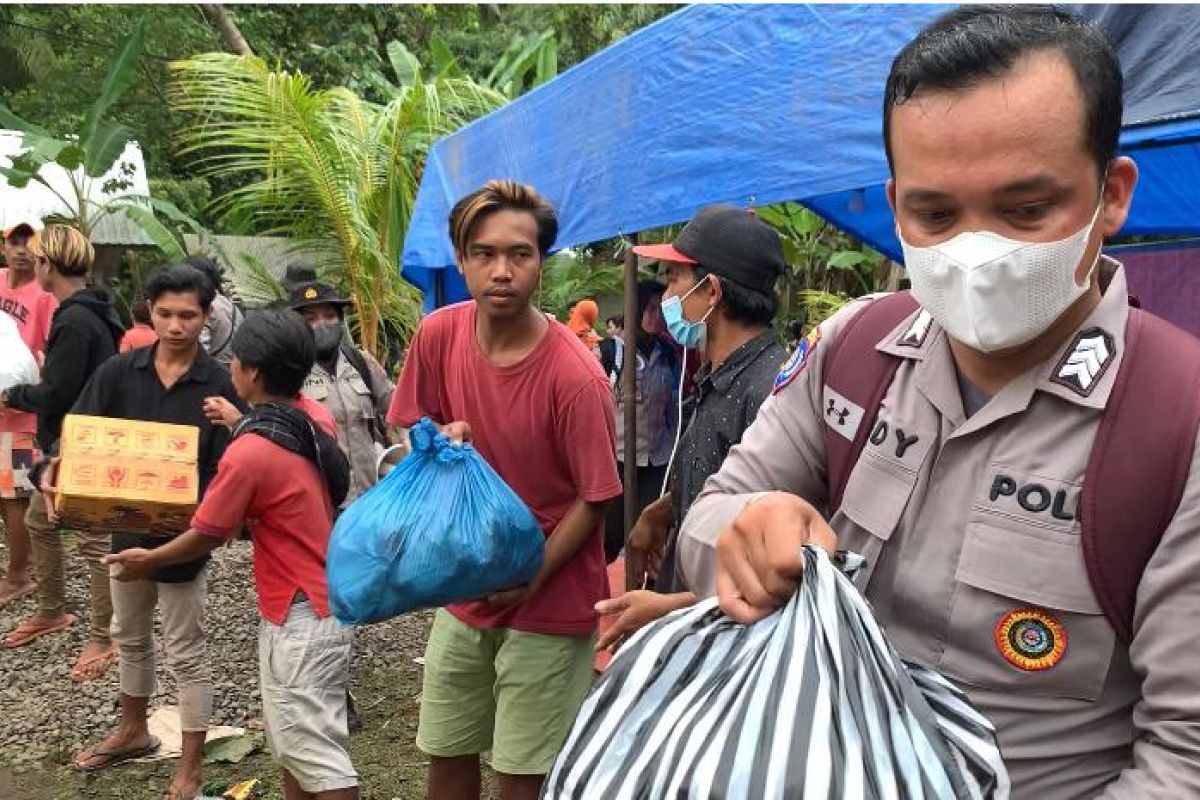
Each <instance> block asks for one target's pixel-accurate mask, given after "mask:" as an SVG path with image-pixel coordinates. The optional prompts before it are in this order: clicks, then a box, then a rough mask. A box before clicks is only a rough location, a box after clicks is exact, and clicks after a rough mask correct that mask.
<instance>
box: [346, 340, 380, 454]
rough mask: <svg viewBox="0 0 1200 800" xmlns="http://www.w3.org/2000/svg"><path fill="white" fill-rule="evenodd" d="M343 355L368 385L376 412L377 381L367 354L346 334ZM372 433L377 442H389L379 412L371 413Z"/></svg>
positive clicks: (373, 410) (373, 408)
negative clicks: (372, 375) (372, 373)
mask: <svg viewBox="0 0 1200 800" xmlns="http://www.w3.org/2000/svg"><path fill="white" fill-rule="evenodd" d="M342 355H344V356H345V357H346V361H348V362H350V366H352V367H354V371H355V372H357V373H358V374H359V377H361V378H362V380H363V383H365V384H366V385H367V393H368V394H370V395H371V410H372V412H376V408H375V381H374V380H373V379H372V378H371V367H370V365H368V364H367V359H366V356H364V355H363V354H362V351H361V350H359V349H358V348H357V347H355V346H354V342H352V341H349V340H348V339H347V337H346V336H343V337H342ZM371 435H372V436H373V437H374V438H375V440H376V441H377V442H381V443H384V444H386V443H387V433H386V432H385V431H384V429H383V426H382V425H381V424H380V422H379V414H378V413H372V414H371Z"/></svg>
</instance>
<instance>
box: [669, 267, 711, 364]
mask: <svg viewBox="0 0 1200 800" xmlns="http://www.w3.org/2000/svg"><path fill="white" fill-rule="evenodd" d="M706 282H707V281H700V282H699V283H697V284H696V285H695V286H693V287H692V288H691V289H688V291H687V294H685V295H683V297H668V298H667V299H666V300H663V301H662V315H663V321H664V322H666V323H667V333H669V334H671V338H672V339H674V340H675V341H677V342H679V344H681V345H683V346H684V347H688V348H693V349H695V348H698V347H703V346H704V338H705V334H706V333H707V332H708V325H707V323H706V322H705V320H707V319H708V315H709V314H711V313H712V310H713V307H712V306H710V307H709V309H708V311H706V312H704V316H703V317H701V318H700V321H699V322H691V321H689V320H686V319H684V317H683V301H684V300H686V299H687V298H688V295H690V294H691V293H692V292H694V291H696V290H697V289H699V288H700V287H701V286H703V285H704V284H705V283H706Z"/></svg>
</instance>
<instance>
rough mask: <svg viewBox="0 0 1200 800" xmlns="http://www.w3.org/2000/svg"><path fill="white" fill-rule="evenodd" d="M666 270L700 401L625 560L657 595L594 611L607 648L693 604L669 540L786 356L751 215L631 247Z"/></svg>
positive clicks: (769, 241) (761, 231)
mask: <svg viewBox="0 0 1200 800" xmlns="http://www.w3.org/2000/svg"><path fill="white" fill-rule="evenodd" d="M634 252H636V253H637V254H638V255H640V256H642V257H644V258H653V259H658V260H659V261H661V262H662V263H663V264H664V265H665V267H666V274H667V290H666V292H665V293H664V294H663V304H662V308H663V317H664V319H665V320H666V322H667V328H668V330H669V332H670V333H671V335H672V336H673V337H674V338H675V340H676V341H678V342H679V343H680V344H682V345H683V346H684V347H700V348H701V349H702V350H703V352H704V366H703V367H701V368H700V371H699V372H698V373H697V374H696V386H697V394H698V397H697V402H696V404H695V406H694V410H693V412H692V413H691V415H690V420H689V422H688V424H687V427H686V428H685V430H684V432H683V435H682V437H681V438H680V441H679V446H678V449H677V452H676V454H675V458H674V460H673V462H672V464H673V466H672V469H671V473H670V476H669V484H670V491H668V492H667V493H666V494H664V495H663V496H662V497H661V498H659V500H657V501H656V502H654V503H652V504H651V505H649V506H648V507H647V508H646V510H645V511H644V512H642V515H641V516H640V517H639V518H638V521H637V524H636V525H635V526H634V528H633V531H632V532H631V534H630V540H629V544H628V547H627V548H626V557H627V558H629V559H631V560H632V561H633V562H634V563H633V567H634V573H635V574H639V575H641V574H645V575H646V576H647V579H650V578H653V579H654V580H655V587H656V588H657V590H658V592H661V593H662V594H658V593H652V592H630V593H628V594H626V595H624V596H622V597H619V598H616V599H613V600H608V601H605V602H603V603H601V604H600V606H599V607H598V610H599V611H600V613H601V614H615V613H620V614H621V616H620V617H619V618H618V619H617V621H616V622H615V623H614V625H613V627H612V628H611V629H610V630H609V631H608V632H607V633H606V635H605V636H603V637H602V639H601V641H600V642H599V646H602V647H603V646H607V645H608V644H610V643H611V642H613V641H615V640H616V639H617V638H619V637H620V636H622V635H625V634H627V633H630V632H632V631H633V630H636V629H637V628H638V627H640V626H641V625H642V624H644V623H645V622H646V621H648V620H649V619H653V618H656V617H657V616H659V614H661V613H665V612H666V611H669V610H673V609H675V608H679V607H682V606H684V605H687V604H689V603H690V602H692V600H693V598H692V595H691V593H689V592H686V591H682V590H683V589H684V588H685V587H683V586H682V584H681V583H680V582H679V581H678V579H677V577H676V574H675V569H674V562H675V541H674V533H675V531H676V530H678V528H679V523H680V521H682V520H683V517H684V515H685V514H687V511H688V508H689V507H690V506H691V504H692V501H693V500H695V499H696V496H697V495H699V494H700V490H701V488H703V486H704V482H705V481H706V480H707V479H708V476H709V475H712V474H713V473H714V472H716V471H717V469H718V468H720V466H721V462H723V461H724V460H725V455H726V454H727V453H728V452H729V450H730V448H732V447H733V446H734V445H735V444H737V443H738V442H740V441H741V439H742V432H743V431H745V430H746V428H748V427H750V423H751V422H753V421H754V417H755V415H756V414H757V413H758V407H759V406H760V405H762V402H763V401H764V400H766V399H767V396H768V395H770V393H771V388H772V385H773V383H774V380H775V377H776V376H777V375H778V374H779V368H780V366H781V365H782V364H783V363H784V361H785V360H786V359H787V352H786V351H785V350H784V349H783V348H782V347H781V346H780V344H779V342H778V340H777V339H776V336H775V332H774V331H773V330H772V329H771V321H772V319H774V317H775V311H776V307H777V304H776V300H775V281H776V280H777V279H778V278H779V276H780V275H781V274H782V273H783V269H784V266H785V261H784V258H783V248H782V246H781V245H780V241H779V234H777V233H776V232H775V230H774V229H773V228H772V227H771V226H770V225H768V224H767V223H765V222H763V221H762V220H760V219H759V218H758V217H756V216H754V215H753V213H751V212H748V211H745V210H742V209H736V208H729V207H720V206H709V207H707V208H703V209H701V210H700V211H699V212H697V214H696V216H695V218H693V219H692V221H691V222H690V223H688V225H687V227H685V228H684V229H683V230H682V231H681V232H680V234H679V236H678V237H677V238H676V239H675V241H674V242H672V243H671V244H659V245H645V246H641V247H636V248H634Z"/></svg>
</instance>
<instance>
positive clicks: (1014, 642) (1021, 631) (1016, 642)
mask: <svg viewBox="0 0 1200 800" xmlns="http://www.w3.org/2000/svg"><path fill="white" fill-rule="evenodd" d="M995 639H996V648H997V649H998V650H999V651H1000V655H1001V656H1003V658H1004V660H1005V661H1007V662H1008V663H1009V664H1012V665H1013V666H1014V667H1016V668H1017V669H1020V670H1024V671H1026V672H1041V671H1042V670H1047V669H1050V668H1051V667H1053V666H1055V665H1056V664H1058V662H1060V661H1062V660H1063V656H1065V655H1066V653H1067V629H1066V628H1064V627H1063V625H1062V623H1061V622H1059V621H1058V620H1057V619H1055V618H1054V617H1053V616H1051V615H1050V613H1049V612H1046V611H1043V610H1041V609H1038V608H1018V609H1016V610H1014V611H1010V612H1008V613H1007V614H1005V615H1004V616H1003V617H1001V618H1000V621H999V622H998V623H996V631H995Z"/></svg>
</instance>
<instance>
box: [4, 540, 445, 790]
mask: <svg viewBox="0 0 1200 800" xmlns="http://www.w3.org/2000/svg"><path fill="white" fill-rule="evenodd" d="M0 561H2V562H6V561H7V554H6V553H4V552H3V547H2V545H0ZM66 564H67V576H68V598H67V605H68V609H69V610H71V611H72V612H73V613H75V614H76V615H77V616H79V617H80V621H79V622H77V623H76V624H75V625H74V626H72V628H70V629H69V630H68V631H66V632H64V633H60V634H57V635H54V636H48V637H45V638H43V639H40V640H39V641H37V642H36V643H34V644H32V645H29V646H26V647H22V648H17V649H15V650H0V674H2V675H3V676H4V677H3V680H0V709H2V711H0V766H4V767H7V769H5V770H3V772H5V773H8V772H11V773H12V774H15V775H17V776H18V777H19V776H20V774H21V773H22V772H31V773H32V772H42V771H43V770H45V769H55V768H56V767H57V766H61V765H65V764H68V763H69V761H70V758H71V756H72V755H73V754H74V753H75V752H77V751H78V750H80V749H82V748H83V747H85V746H86V745H88V744H90V743H92V742H93V741H96V740H97V738H98V737H100V736H102V735H103V734H104V732H105V731H107V730H108V729H110V728H111V727H112V726H113V725H114V724H115V723H116V720H117V716H118V682H117V670H116V668H115V664H114V666H113V668H111V669H110V670H109V671H108V673H107V674H106V675H105V676H104V677H103V678H101V679H99V680H96V681H90V682H87V683H83V684H77V683H74V682H73V681H71V680H70V678H69V677H68V675H67V673H68V671H69V670H70V667H71V665H72V664H73V663H74V659H75V657H76V655H77V654H78V652H79V649H80V647H81V646H82V644H83V641H84V638H85V634H86V630H87V626H86V624H85V622H84V621H85V619H86V615H87V594H86V589H85V583H86V576H85V572H84V564H83V560H82V558H81V557H80V556H79V555H78V554H77V553H76V552H75V550H74V547H73V542H69V543H68V557H67V558H66ZM33 608H34V604H33V601H32V598H26V599H24V600H22V601H20V602H17V603H13V604H10V605H9V606H7V607H5V608H2V609H0V632H7V631H9V630H11V629H12V628H13V627H15V626H16V625H17V623H18V622H19V621H20V620H22V619H24V618H25V617H26V616H27V615H29V614H30V613H32V611H33ZM429 620H430V617H429V615H426V614H417V615H409V616H405V617H400V618H397V619H395V620H391V621H389V622H387V623H383V624H379V625H373V626H370V627H368V628H363V629H360V630H359V631H358V634H357V637H356V642H355V664H354V674H355V687H356V691H355V694H356V697H357V698H358V705H359V707H360V709H361V710H363V711H364V717H365V718H366V719H367V720H368V729H371V728H378V730H380V731H382V732H383V734H384V737H383V738H384V739H386V741H387V742H389V743H390V746H389V748H388V749H389V750H391V754H392V758H393V759H394V758H395V757H396V756H397V755H400V754H398V753H396V752H395V748H396V747H397V746H402V747H403V749H404V750H405V751H406V752H405V754H404V756H405V758H407V759H408V760H409V761H412V762H413V763H412V766H413V767H415V768H419V769H418V770H417V771H419V772H421V773H423V761H422V759H421V758H420V754H419V753H417V752H416V751H415V749H412V747H411V738H412V735H413V732H415V719H416V708H417V704H418V700H419V696H420V676H421V668H420V666H419V665H418V664H417V663H416V662H415V661H414V659H415V658H417V657H419V656H421V655H422V653H423V651H424V646H425V637H426V634H427V632H428V627H429ZM207 627H208V632H209V641H208V656H209V659H210V660H211V662H212V669H213V681H214V691H215V698H214V701H215V702H214V714H213V721H214V722H215V723H220V724H226V725H237V726H244V725H245V724H246V722H247V721H248V720H255V719H258V718H259V717H260V716H261V707H260V700H259V691H258V666H257V654H256V648H257V641H258V634H257V631H258V612H257V606H256V603H255V595H254V583H253V578H252V576H251V572H250V547H249V544H248V543H245V542H239V543H236V544H234V545H233V546H232V547H229V548H222V549H221V550H220V551H218V552H217V553H216V554H214V557H213V561H212V564H211V565H210V566H209V585H208V606H207ZM158 672H159V689H158V693H157V694H156V695H155V697H154V698H153V700H152V701H151V708H155V707H157V706H159V705H162V704H166V703H173V702H174V701H175V698H174V684H173V681H172V680H171V678H170V676H169V675H168V674H167V672H166V670H165V668H164V666H163V660H162V658H161V652H160V658H159V669H158ZM359 687H361V690H359ZM394 719H399V720H400V722H398V723H396V724H395V725H394V726H392V723H393V720H394ZM389 727H390V731H389ZM401 732H402V733H401ZM397 734H400V735H399V736H397ZM400 739H403V740H405V741H403V742H401V741H399V740H400ZM363 757H364V759H365V760H367V761H370V760H371V759H370V756H369V755H367V754H364V756H363ZM355 758H356V761H358V760H359V756H358V755H356V756H355ZM381 760H382V761H386V760H387V759H381ZM391 763H392V764H393V765H395V764H396V762H395V761H394V760H393V761H392V762H391ZM365 766H366V764H363V765H360V771H361V772H363V777H364V779H366V778H368V775H367V772H368V771H367V770H366V769H364V767H365ZM381 768H382V764H381ZM392 769H395V767H394V766H393V767H392ZM0 777H4V775H3V774H0ZM5 782H6V781H4V780H0V794H3V793H4V792H3V784H4V783H5ZM421 782H422V784H423V775H422V780H421ZM364 783H366V781H365V780H364ZM421 793H422V794H423V792H421ZM79 796H85V795H79ZM87 796H90V795H87ZM104 796H109V795H107V794H106V795H104ZM129 796H133V795H129ZM402 796H405V797H408V796H416V795H415V794H414V795H410V794H409V793H408V792H404V794H403V795H402Z"/></svg>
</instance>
